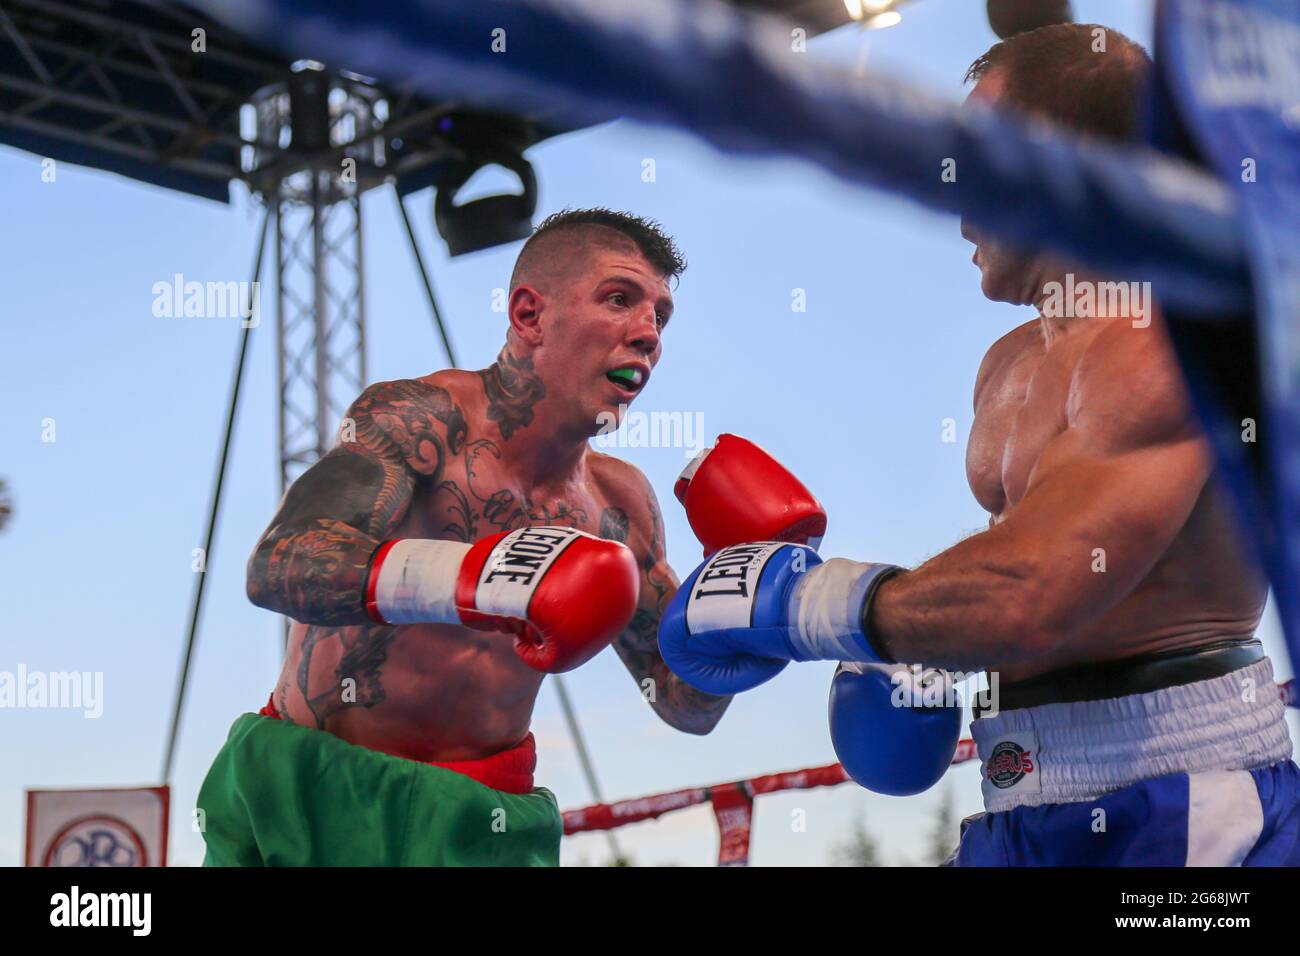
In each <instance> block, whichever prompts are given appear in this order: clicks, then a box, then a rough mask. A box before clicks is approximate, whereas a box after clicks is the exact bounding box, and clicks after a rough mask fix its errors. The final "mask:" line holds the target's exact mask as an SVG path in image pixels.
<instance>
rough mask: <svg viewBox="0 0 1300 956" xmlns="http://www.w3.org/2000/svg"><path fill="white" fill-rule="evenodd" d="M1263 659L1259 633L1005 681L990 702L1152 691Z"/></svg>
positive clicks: (1017, 703) (1014, 705) (1018, 704)
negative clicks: (995, 697)
mask: <svg viewBox="0 0 1300 956" xmlns="http://www.w3.org/2000/svg"><path fill="white" fill-rule="evenodd" d="M1263 659H1264V645H1263V644H1261V643H1260V642H1259V641H1257V640H1254V639H1253V638H1251V639H1247V640H1240V641H1226V640H1225V641H1215V642H1214V643H1212V644H1202V645H1201V646H1200V647H1192V648H1186V649H1184V650H1177V651H1166V652H1164V653H1160V654H1144V655H1142V656H1141V657H1128V658H1125V659H1124V660H1119V661H1106V662H1104V663H1101V664H1083V665H1080V666H1078V667H1067V668H1064V669H1062V670H1059V671H1052V672H1051V673H1049V674H1042V675H1040V676H1038V677H1031V678H1029V679H1028V680H1022V681H1014V682H1012V683H1009V684H1001V685H1000V686H999V687H998V696H997V700H996V701H995V702H990V703H996V704H997V706H998V709H999V710H1019V709H1020V708H1022V707H1039V706H1041V705H1043V704H1066V703H1072V702H1074V701H1081V700H1107V699H1109V698H1112V697H1127V696H1128V695H1130V694H1146V693H1150V692H1151V691H1153V690H1160V689H1162V688H1165V687H1177V686H1178V685H1180V684H1193V683H1195V682H1196V681H1201V680H1209V679H1210V678H1213V677H1222V676H1223V675H1224V674H1231V673H1232V672H1233V671H1235V670H1240V669H1241V668H1243V667H1248V666H1249V665H1251V664H1254V663H1257V662H1258V661H1262V660H1263ZM983 697H984V694H983V693H981V694H978V695H976V700H975V704H974V712H975V716H976V717H979V716H981V713H982V711H984V710H988V709H989V708H988V707H987V706H981V698H983Z"/></svg>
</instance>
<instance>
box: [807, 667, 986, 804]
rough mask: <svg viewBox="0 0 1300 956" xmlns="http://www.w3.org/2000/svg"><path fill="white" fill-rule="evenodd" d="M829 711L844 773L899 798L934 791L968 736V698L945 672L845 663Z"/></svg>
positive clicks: (837, 675)
mask: <svg viewBox="0 0 1300 956" xmlns="http://www.w3.org/2000/svg"><path fill="white" fill-rule="evenodd" d="M918 677H919V680H918ZM829 709H830V725H831V743H832V744H833V745H834V747H835V756H836V757H837V758H839V761H840V763H841V764H843V766H844V770H845V772H846V773H848V775H849V776H850V777H852V778H853V779H854V781H856V782H857V783H858V784H859V785H861V786H863V787H866V788H867V789H868V790H872V791H874V792H876V793H884V794H888V795H890V796H894V797H906V796H911V795H912V794H914V793H921V792H922V791H924V790H929V789H930V788H931V787H932V786H934V785H935V784H936V783H937V782H938V781H939V778H940V777H942V776H943V775H944V773H946V772H947V770H948V767H949V765H950V764H951V763H952V757H953V754H954V753H956V751H957V741H958V739H959V737H960V736H961V718H962V702H961V698H960V696H959V695H958V694H957V689H956V688H955V687H954V686H953V684H952V680H951V678H950V677H949V675H948V674H947V673H946V672H944V671H941V670H929V671H925V672H923V673H922V674H920V675H918V674H917V673H916V672H915V671H914V670H913V669H912V668H909V667H907V666H906V665H903V664H860V663H847V664H845V663H842V664H840V666H839V668H838V669H837V670H836V671H835V677H834V678H832V680H831V699H830V708H829Z"/></svg>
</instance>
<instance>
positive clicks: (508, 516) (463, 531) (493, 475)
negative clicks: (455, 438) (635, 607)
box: [401, 440, 628, 541]
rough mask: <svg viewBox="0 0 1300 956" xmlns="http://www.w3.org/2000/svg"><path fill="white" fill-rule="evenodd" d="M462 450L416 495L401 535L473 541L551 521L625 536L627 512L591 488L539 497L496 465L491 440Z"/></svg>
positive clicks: (496, 452) (604, 534) (609, 535)
mask: <svg viewBox="0 0 1300 956" xmlns="http://www.w3.org/2000/svg"><path fill="white" fill-rule="evenodd" d="M463 451H464V454H463V455H461V456H458V457H457V458H454V459H451V460H450V461H449V462H448V463H447V467H446V468H445V469H444V470H443V473H442V475H441V477H440V479H439V480H438V481H437V482H436V483H434V482H430V483H428V484H427V485H425V486H424V487H423V488H422V489H421V490H420V491H419V492H418V493H417V494H416V496H415V498H414V500H413V501H412V503H411V508H410V512H409V513H408V516H407V519H406V521H405V522H404V523H403V524H404V527H403V528H402V531H401V534H402V535H409V536H419V537H430V538H442V539H444V540H453V541H477V540H479V539H480V538H485V537H487V536H488V535H492V534H496V533H498V532H500V531H512V530H514V529H515V528H523V527H526V526H529V525H542V524H549V525H560V526H562V527H566V528H578V529H579V530H582V531H587V532H589V533H591V534H595V535H599V536H600V537H603V538H612V539H614V540H616V541H625V540H626V539H627V523H628V522H627V516H626V515H625V514H624V513H623V511H622V510H621V509H619V508H612V507H609V506H608V505H607V504H606V503H605V502H603V501H601V500H599V498H598V497H597V496H595V495H594V494H592V493H591V492H588V491H579V492H576V493H574V494H571V495H566V496H562V497H554V496H539V495H536V494H533V493H531V492H530V490H529V489H527V488H524V487H521V486H520V484H519V483H518V481H516V480H514V478H513V476H511V475H509V474H508V473H506V472H505V470H504V469H502V468H501V467H500V466H499V465H498V464H497V462H498V459H499V456H500V452H499V450H498V449H497V447H496V445H495V444H494V443H492V442H491V441H487V440H481V441H471V442H467V443H466V444H465V447H464V449H463Z"/></svg>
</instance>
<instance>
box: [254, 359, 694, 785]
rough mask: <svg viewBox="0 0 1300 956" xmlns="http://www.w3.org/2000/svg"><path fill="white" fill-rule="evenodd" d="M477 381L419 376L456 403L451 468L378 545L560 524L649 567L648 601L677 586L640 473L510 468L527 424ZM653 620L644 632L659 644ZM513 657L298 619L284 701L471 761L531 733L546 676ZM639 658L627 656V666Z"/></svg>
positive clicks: (400, 632) (496, 643) (421, 490)
mask: <svg viewBox="0 0 1300 956" xmlns="http://www.w3.org/2000/svg"><path fill="white" fill-rule="evenodd" d="M480 378H481V376H480V375H479V374H475V373H468V372H441V373H437V375H435V376H429V377H427V378H426V379H423V380H421V381H422V382H423V383H426V384H430V385H433V386H435V387H436V388H437V389H439V390H440V391H439V393H438V394H439V396H440V398H443V399H445V402H450V406H449V407H450V409H451V411H446V409H445V408H444V414H443V415H442V416H441V417H442V420H443V422H444V424H445V426H446V429H445V431H446V435H445V440H443V441H440V442H438V444H440V445H442V446H443V447H442V449H441V460H440V464H439V465H438V466H437V467H436V468H432V467H431V468H430V471H431V473H430V474H426V475H422V476H420V477H419V478H418V479H417V480H416V481H415V483H414V487H413V489H412V490H411V493H410V501H409V506H408V507H407V509H406V511H405V514H403V515H402V516H401V517H400V518H399V519H398V520H397V521H396V523H395V524H394V525H392V526H391V527H389V528H385V529H384V531H383V532H382V535H380V534H378V533H377V534H376V536H382V537H388V538H397V537H415V538H438V539H443V540H453V541H465V542H468V541H475V540H478V539H481V538H483V537H486V536H488V535H491V534H494V533H496V532H499V531H503V530H508V529H514V528H519V527H523V526H525V525H540V524H548V525H561V526H565V527H573V528H579V529H581V530H583V531H587V532H590V533H592V534H595V535H599V536H601V537H604V538H610V539H614V540H618V541H622V542H624V543H625V544H627V545H628V546H629V547H631V548H632V550H633V552H634V553H635V554H636V555H637V559H638V562H639V563H641V565H642V569H643V583H642V590H643V592H645V591H646V590H647V589H649V590H651V591H652V592H653V591H654V589H655V587H656V586H661V587H662V588H663V589H664V590H665V591H666V590H667V589H668V588H669V587H670V586H671V585H672V584H675V581H674V582H668V581H662V582H659V581H657V579H655V578H654V576H653V575H650V576H649V578H647V576H646V572H648V571H650V570H652V568H653V565H654V563H655V560H656V555H657V554H659V553H661V552H662V542H661V540H660V537H661V534H662V531H661V528H660V525H659V516H658V511H657V508H656V506H655V503H654V502H653V500H652V499H649V500H648V499H647V490H648V489H647V486H646V484H645V481H644V478H643V477H642V476H641V475H640V473H639V472H637V471H636V470H635V469H634V468H632V467H631V466H629V465H627V464H626V463H624V462H621V461H618V460H616V459H613V458H610V457H609V456H606V455H602V454H599V453H596V452H594V451H591V450H590V449H586V450H585V451H584V452H583V454H582V457H581V459H580V463H579V465H578V467H577V468H576V469H574V470H573V471H572V473H571V474H568V475H566V477H565V478H564V480H562V481H560V482H559V483H557V484H553V485H548V486H542V485H538V484H532V483H530V482H529V481H527V480H525V478H523V477H522V476H521V475H520V474H518V473H516V472H515V471H513V470H512V469H511V468H510V467H508V466H507V465H506V464H504V463H503V453H502V445H503V444H504V442H505V441H508V439H509V437H510V435H511V434H512V433H513V431H514V430H516V429H518V428H522V427H525V425H526V423H524V422H511V421H510V420H509V418H508V417H507V418H505V419H502V417H501V408H502V407H505V406H504V405H502V406H496V407H494V408H493V410H492V412H493V415H492V416H491V418H490V415H489V408H488V406H489V404H490V402H489V398H488V397H487V396H486V395H485V394H484V389H483V386H482V382H481V380H480ZM445 402H444V404H445ZM408 430H409V429H408ZM647 580H649V581H650V582H651V583H650V584H649V585H647ZM662 598H663V594H662V593H651V594H650V595H646V594H645V593H643V601H642V603H643V604H648V606H649V607H650V608H651V609H653V608H655V607H657V606H658V603H659V601H660V600H661V599H662ZM634 623H636V622H635V621H634ZM656 623H657V619H655V620H653V621H650V623H648V624H645V623H643V624H642V625H641V626H642V628H643V629H644V628H646V627H648V628H649V631H650V638H651V641H652V640H653V631H654V627H655V624H656ZM634 636H635V635H634ZM512 648H513V638H511V637H510V636H508V635H505V634H498V633H486V632H478V631H472V630H468V629H466V628H463V627H459V626H452V625H438V624H420V625H406V626H400V627H388V626H379V625H374V624H351V625H347V626H325V625H311V626H309V625H306V624H301V623H294V624H293V625H292V627H291V629H290V634H289V646H288V653H287V655H286V658H285V662H284V668H283V671H282V673H281V676H280V679H279V681H278V682H277V685H276V689H275V692H274V700H275V702H276V706H277V709H278V710H279V711H280V713H281V714H282V715H283V716H285V717H286V718H288V719H290V720H292V721H294V722H296V723H300V724H304V725H307V726H311V727H316V728H319V729H321V730H326V731H328V732H331V733H333V734H335V735H337V736H339V737H341V738H343V739H344V740H348V741H351V742H353V743H358V744H361V745H363V746H367V747H370V748H373V749H376V750H382V751H384V752H386V753H391V754H395V755H398V756H404V757H409V758H412V759H416V760H464V759H472V758H475V757H480V756H485V755H487V754H491V753H496V752H499V751H501V750H504V749H506V748H508V747H511V746H513V745H514V744H516V743H518V742H519V741H520V740H521V739H522V738H523V737H524V736H525V735H526V734H527V733H528V727H529V722H530V719H531V716H532V711H533V706H534V703H535V701H536V698H537V694H538V691H539V689H540V687H541V684H542V679H543V675H542V674H540V673H538V672H536V671H534V670H532V669H530V668H529V667H527V666H525V665H524V664H523V663H522V662H521V661H520V660H519V659H518V658H517V657H516V655H515V653H514V651H513V649H512ZM633 651H634V649H632V650H629V648H628V647H627V646H624V647H622V648H620V649H619V653H620V654H621V655H623V656H624V658H625V659H628V657H629V654H630V653H632V652H633ZM656 662H658V661H657V654H656V655H654V659H653V660H650V659H647V660H645V661H644V663H645V666H646V668H647V669H652V668H653V666H654V664H655V663H656ZM658 663H661V662H658ZM629 666H631V665H629Z"/></svg>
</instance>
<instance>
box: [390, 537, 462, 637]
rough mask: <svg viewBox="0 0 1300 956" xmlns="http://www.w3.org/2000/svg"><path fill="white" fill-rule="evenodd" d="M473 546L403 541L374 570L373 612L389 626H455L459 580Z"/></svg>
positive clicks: (409, 539) (457, 617) (431, 541)
mask: <svg viewBox="0 0 1300 956" xmlns="http://www.w3.org/2000/svg"><path fill="white" fill-rule="evenodd" d="M470 547H471V546H470V545H468V544H462V543H461V542H459V541H434V540H429V539H425V538H403V539H401V540H400V541H396V542H394V543H393V545H392V547H390V548H389V549H388V551H387V552H386V553H385V554H384V555H383V556H382V558H381V559H380V563H379V566H378V567H377V568H376V567H372V568H371V569H370V578H371V582H372V587H373V593H374V597H373V608H374V610H375V611H377V612H378V614H379V616H380V617H381V618H383V620H384V621H386V622H388V623H389V624H416V623H420V622H431V623H443V624H455V623H458V622H459V621H460V615H458V614H457V613H456V578H457V577H458V575H459V574H460V566H461V564H462V563H464V561H465V555H467V554H468V553H469V550H470Z"/></svg>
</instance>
